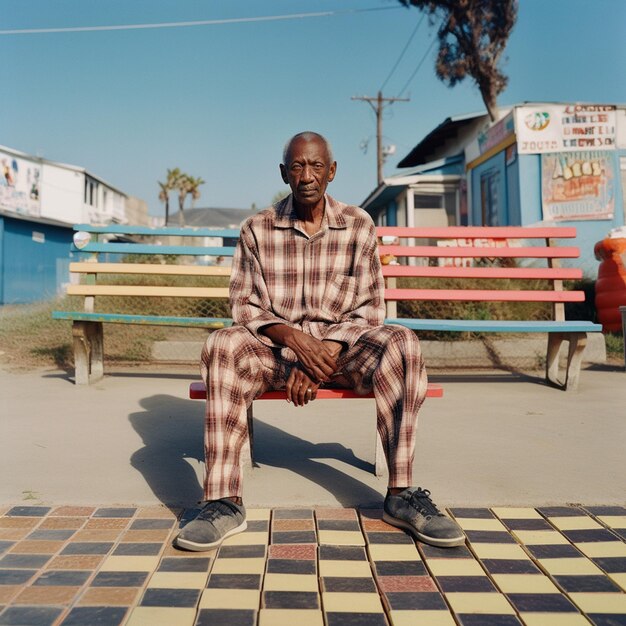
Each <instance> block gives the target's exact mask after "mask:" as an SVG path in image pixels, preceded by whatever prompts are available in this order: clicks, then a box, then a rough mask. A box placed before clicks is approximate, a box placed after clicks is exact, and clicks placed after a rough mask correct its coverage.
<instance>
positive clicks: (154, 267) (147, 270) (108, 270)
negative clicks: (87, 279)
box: [70, 262, 230, 276]
mask: <svg viewBox="0 0 626 626" xmlns="http://www.w3.org/2000/svg"><path fill="white" fill-rule="evenodd" d="M70 272H73V273H75V274H163V275H165V274H167V275H170V276H172V275H173V276H230V267H220V266H217V265H161V264H160V263H89V262H83V263H70Z"/></svg>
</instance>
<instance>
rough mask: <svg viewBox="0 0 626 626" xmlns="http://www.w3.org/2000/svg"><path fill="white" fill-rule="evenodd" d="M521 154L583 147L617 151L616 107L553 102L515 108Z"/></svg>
mask: <svg viewBox="0 0 626 626" xmlns="http://www.w3.org/2000/svg"><path fill="white" fill-rule="evenodd" d="M515 133H516V136H517V150H518V152H519V153H520V154H542V153H544V154H545V153H548V152H560V151H573V152H577V151H579V150H614V149H615V138H616V114H615V106H613V105H602V104H561V105H558V104H553V105H548V104H544V105H535V106H523V107H518V108H516V109H515Z"/></svg>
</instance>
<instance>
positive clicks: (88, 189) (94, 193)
mask: <svg viewBox="0 0 626 626" xmlns="http://www.w3.org/2000/svg"><path fill="white" fill-rule="evenodd" d="M85 204H88V205H89V206H94V207H97V206H98V183H97V182H96V181H95V180H93V179H92V178H89V177H88V176H85Z"/></svg>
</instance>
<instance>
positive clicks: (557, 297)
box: [385, 289, 585, 302]
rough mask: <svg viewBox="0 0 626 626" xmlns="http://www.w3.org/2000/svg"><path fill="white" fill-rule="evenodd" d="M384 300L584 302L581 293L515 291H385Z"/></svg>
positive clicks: (582, 293)
mask: <svg viewBox="0 0 626 626" xmlns="http://www.w3.org/2000/svg"><path fill="white" fill-rule="evenodd" d="M385 300H395V301H397V300H454V301H457V302H584V301H585V294H584V292H583V291H523V290H517V289H509V290H506V289H502V290H497V289H493V290H492V289H385Z"/></svg>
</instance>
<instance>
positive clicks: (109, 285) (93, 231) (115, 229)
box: [52, 224, 239, 385]
mask: <svg viewBox="0 0 626 626" xmlns="http://www.w3.org/2000/svg"><path fill="white" fill-rule="evenodd" d="M74 230H75V231H76V233H75V235H74V239H75V242H76V241H79V240H81V239H82V243H79V245H80V248H78V247H76V243H74V244H73V245H72V254H73V255H79V256H82V257H83V259H82V260H80V261H78V262H72V263H70V266H69V269H70V275H71V276H73V277H75V278H77V279H78V282H77V283H76V282H72V283H70V284H69V285H68V287H67V290H66V292H67V294H68V295H70V296H82V297H83V298H84V302H83V310H82V311H53V312H52V317H53V319H57V320H71V321H72V337H73V349H74V364H75V368H76V375H75V381H76V384H78V385H83V384H89V383H91V382H95V381H96V380H98V379H100V378H101V377H102V376H103V375H104V339H103V324H105V323H107V324H141V325H154V326H178V327H183V328H205V329H207V330H211V329H216V328H225V327H228V326H231V325H232V320H231V319H230V318H229V317H209V316H205V315H202V316H190V315H171V314H170V315H168V314H158V315H146V314H136V313H135V314H133V313H120V312H119V311H106V310H103V309H102V307H98V306H97V305H98V304H99V303H100V302H102V299H103V298H105V297H116V298H123V299H124V301H125V302H126V301H131V300H132V301H141V300H144V299H145V298H172V299H176V300H177V301H183V300H184V301H198V300H204V299H208V300H213V299H221V300H222V301H224V300H226V299H227V298H228V277H229V276H230V267H222V266H219V265H207V264H206V262H205V263H202V261H205V260H206V257H215V258H219V257H222V258H223V257H232V256H233V254H234V252H235V248H234V245H230V246H229V245H226V246H225V245H223V242H224V241H226V242H229V240H230V241H231V242H232V243H233V244H234V242H235V241H236V239H237V238H238V237H239V230H238V229H236V230H235V229H222V230H213V229H208V228H169V227H168V228H148V227H143V226H121V225H110V226H90V225H88V224H78V225H76V226H74ZM148 238H149V240H148V241H145V240H146V239H148ZM181 239H182V240H187V241H191V242H193V243H195V244H196V245H181V244H180V243H175V244H173V243H171V240H174V241H178V240H181ZM215 239H217V243H218V244H219V245H212V244H214V243H216V242H215ZM163 240H165V241H166V243H165V244H164V243H163ZM146 260H148V261H151V262H146ZM207 278H209V279H218V280H219V279H221V282H223V283H224V284H223V285H222V286H203V285H201V286H198V285H197V284H194V285H189V284H184V283H185V282H187V283H189V282H192V283H194V282H202V281H203V280H204V279H207ZM185 279H187V280H186V281H185ZM205 282H206V281H205ZM141 283H144V284H141ZM146 283H147V284H146Z"/></svg>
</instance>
